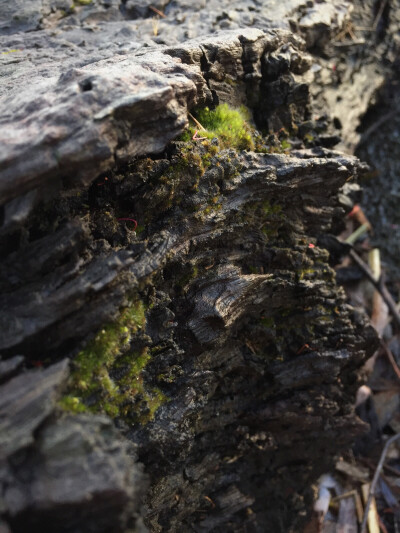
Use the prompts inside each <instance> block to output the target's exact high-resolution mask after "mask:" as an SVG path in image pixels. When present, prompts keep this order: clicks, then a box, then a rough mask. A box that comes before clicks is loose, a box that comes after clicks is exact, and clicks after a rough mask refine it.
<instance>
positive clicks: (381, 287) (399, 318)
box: [349, 250, 400, 328]
mask: <svg viewBox="0 0 400 533" xmlns="http://www.w3.org/2000/svg"><path fill="white" fill-rule="evenodd" d="M349 255H350V257H351V258H352V259H353V261H354V262H355V263H357V265H358V266H359V267H360V268H361V270H362V271H363V272H364V274H365V275H366V276H367V278H368V279H369V281H370V282H371V283H372V284H373V285H374V287H375V288H376V290H377V291H379V293H380V294H381V296H382V298H383V299H384V300H385V303H386V305H387V306H388V307H389V311H390V312H391V314H392V316H393V320H394V321H395V322H396V324H397V327H398V328H400V314H399V312H398V310H397V305H396V302H395V301H394V300H393V298H392V295H391V294H390V292H389V291H388V290H387V288H386V286H385V284H384V283H383V279H382V277H380V279H379V280H377V279H375V276H374V274H373V272H372V270H371V269H370V268H369V266H368V265H367V264H366V263H365V262H364V261H363V260H362V259H361V257H360V256H359V255H358V254H357V252H355V251H354V250H350V252H349Z"/></svg>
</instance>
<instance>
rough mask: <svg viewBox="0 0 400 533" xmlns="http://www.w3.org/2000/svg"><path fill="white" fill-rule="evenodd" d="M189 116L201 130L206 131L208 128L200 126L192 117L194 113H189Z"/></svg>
mask: <svg viewBox="0 0 400 533" xmlns="http://www.w3.org/2000/svg"><path fill="white" fill-rule="evenodd" d="M188 115H189V117H190V118H191V119H192V120H193V122H194V123H195V124H196V126H197V127H198V128H199V129H200V130H202V131H206V128H205V127H204V126H202V125H201V124H200V122H199V121H198V120H197V118H195V117H194V116H193V115H192V113H189V112H188Z"/></svg>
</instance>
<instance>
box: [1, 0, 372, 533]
mask: <svg viewBox="0 0 400 533" xmlns="http://www.w3.org/2000/svg"><path fill="white" fill-rule="evenodd" d="M114 4H115V5H114ZM114 4H113V6H111V4H110V8H109V9H111V11H107V9H106V7H105V6H103V5H102V4H101V3H100V2H93V6H83V7H82V8H78V9H77V10H76V13H75V14H73V13H71V14H69V15H68V16H67V17H66V19H68V20H69V21H70V22H71V20H72V18H69V17H73V16H75V17H76V20H75V19H74V20H75V22H74V25H76V27H75V29H72V30H68V28H67V27H66V28H64V30H62V26H63V24H64V23H65V22H66V21H64V22H62V21H61V19H57V20H56V24H57V25H58V31H59V32H60V33H58V34H56V35H52V34H51V32H50V30H46V29H40V30H38V31H35V32H31V33H28V34H24V36H23V37H21V36H20V35H18V34H16V35H14V36H3V37H1V40H2V42H3V44H6V43H9V44H8V45H7V46H11V45H12V46H15V47H18V46H19V44H17V43H18V42H19V43H22V42H23V44H24V55H20V54H21V52H15V54H17V55H16V56H15V57H16V58H17V59H16V60H17V62H19V63H17V64H19V67H20V68H19V69H17V70H13V69H12V68H10V72H9V73H8V77H7V85H6V86H5V87H4V88H3V94H4V98H3V101H2V104H1V106H2V110H4V112H3V113H2V126H3V136H2V138H1V140H0V191H1V193H0V194H1V204H2V206H3V217H2V218H3V219H2V226H1V228H0V237H1V241H0V249H1V253H2V258H3V259H2V262H1V266H0V274H1V278H0V286H1V288H2V295H1V296H0V305H1V309H2V314H1V318H0V324H1V331H0V350H1V354H2V356H3V358H4V360H2V361H1V363H0V364H1V365H2V368H0V371H1V379H2V380H4V381H6V382H5V383H4V384H3V385H1V386H0V398H1V401H0V409H2V410H3V411H2V412H1V414H0V416H1V418H0V424H1V425H3V426H4V427H5V428H7V433H5V436H4V437H2V440H1V443H3V441H4V443H5V444H4V446H3V445H2V448H1V450H2V453H3V457H2V467H1V469H0V490H1V493H2V496H3V502H2V504H1V507H0V511H1V514H2V517H3V520H4V521H5V522H6V523H7V524H9V527H10V528H11V530H12V531H16V532H22V531H26V530H27V529H29V530H31V531H39V530H40V531H49V532H50V531H65V532H78V531H85V532H88V531H93V532H96V533H97V532H98V533H100V532H102V533H106V532H109V531H110V532H111V531H112V532H113V533H114V532H115V533H117V532H126V533H127V532H128V531H133V530H135V529H134V528H136V531H140V530H141V527H142V526H141V520H142V519H143V520H144V523H145V524H146V527H147V528H148V530H149V531H154V532H157V531H170V532H175V531H199V532H206V531H215V532H219V531H221V532H222V531H224V532H226V531H232V532H235V531H243V530H244V529H245V530H249V531H250V530H252V531H253V530H254V531H260V532H261V531H274V532H275V531H276V532H278V531H285V532H287V531H289V530H294V531H296V530H298V527H299V524H300V523H301V521H302V520H303V519H304V516H305V513H306V509H307V504H308V502H309V501H310V498H311V484H312V482H313V481H314V480H315V479H316V478H317V477H318V475H319V474H320V473H322V472H323V471H324V470H326V469H328V468H329V467H330V465H331V464H333V460H334V456H335V454H337V453H340V451H341V450H342V449H343V448H344V447H347V446H348V445H349V443H351V442H352V440H353V439H354V437H355V436H356V435H358V434H359V433H360V432H362V431H363V429H364V425H363V423H361V422H360V421H359V420H358V419H357V418H356V417H355V415H354V413H353V408H352V405H353V394H354V389H355V385H356V380H357V378H356V373H355V371H356V369H357V368H358V367H359V366H360V364H361V363H362V361H363V359H364V358H365V356H366V354H369V353H370V352H371V351H373V349H374V346H375V337H374V334H373V333H372V330H371V329H370V328H369V327H368V326H367V325H366V323H365V321H364V319H363V317H361V316H359V315H357V314H356V313H355V311H354V310H353V309H351V308H350V307H349V306H348V305H347V304H346V303H345V299H344V295H343V293H342V292H341V290H340V289H339V288H338V287H337V285H336V283H335V276H334V273H333V271H332V270H331V268H330V267H329V261H328V252H327V251H326V250H325V249H324V248H322V247H320V246H317V244H316V243H317V239H318V238H320V237H321V236H323V235H324V234H325V233H331V232H332V233H335V231H336V230H337V228H338V227H340V224H341V220H342V219H343V216H344V214H345V211H346V209H348V206H349V203H350V202H349V200H348V198H347V197H346V187H345V185H346V183H347V181H348V180H350V179H354V178H357V176H358V175H361V174H362V173H363V172H364V171H365V168H366V167H365V165H363V164H362V163H360V161H359V160H358V159H357V158H355V157H353V156H350V155H345V154H342V153H340V152H335V151H332V150H330V149H327V148H323V147H321V146H319V147H314V148H306V147H305V145H304V144H307V142H306V141H304V139H305V136H304V135H303V133H302V134H300V133H299V131H300V130H301V131H308V130H307V128H308V127H309V123H310V121H311V122H312V120H311V109H312V108H311V102H310V82H311V81H312V78H311V77H310V75H309V67H310V65H311V59H310V56H309V55H308V54H307V53H306V52H305V50H304V49H305V45H304V43H303V41H302V40H301V39H300V38H299V37H298V36H295V35H293V34H292V33H291V32H290V31H288V27H289V23H288V22H287V21H286V22H283V23H282V25H283V26H285V28H284V29H269V30H267V31H261V30H259V29H254V28H250V29H244V30H238V29H236V30H232V31H226V32H222V33H219V34H216V35H214V36H211V37H198V38H197V39H194V40H192V41H188V42H185V43H184V44H182V43H181V44H176V45H174V46H172V45H171V42H173V40H172V37H171V41H169V38H168V31H167V29H165V43H167V46H161V45H160V46H159V47H158V48H156V49H150V50H146V49H145V47H144V46H143V42H141V43H139V42H133V38H134V37H135V36H136V37H137V35H138V31H139V29H138V28H136V29H135V30H134V29H132V26H130V25H128V24H127V22H118V23H117V22H115V21H114V22H109V23H107V24H104V28H103V29H104V32H105V33H104V35H111V34H112V35H113V38H112V39H111V43H110V46H109V47H103V48H102V49H101V50H98V51H97V55H95V54H94V53H91V54H88V52H87V50H86V51H85V49H84V48H83V47H79V46H78V45H77V44H76V43H77V42H78V41H79V39H81V38H82V32H83V33H85V32H87V34H88V45H87V46H88V47H89V49H90V50H92V51H93V50H94V48H95V47H96V46H97V45H98V44H99V42H100V41H101V36H100V35H99V34H97V33H96V30H94V32H93V33H94V36H92V35H91V34H90V33H89V32H88V30H87V29H86V30H85V29H84V28H79V29H77V28H78V27H79V25H80V24H82V25H84V20H85V19H84V17H90V16H93V17H94V18H93V20H95V18H96V17H99V16H104V17H105V16H106V13H108V15H107V16H109V17H110V18H111V19H112V18H113V17H114V19H115V18H120V17H121V18H122V16H123V14H121V12H120V11H118V15H117V14H116V13H115V12H113V11H112V9H114V8H115V6H116V5H117V4H118V3H117V2H114ZM131 4H132V3H130V2H127V3H125V4H124V9H123V10H122V12H123V11H124V10H126V11H125V13H130V12H131V13H132V15H131V16H146V17H147V16H148V9H149V6H150V3H146V2H142V3H141V4H140V5H139V4H138V5H136V6H133V5H131ZM142 4H143V5H142ZM159 4H160V5H158V4H157V5H153V4H151V5H152V7H155V8H156V9H158V10H160V9H163V8H164V7H165V5H164V4H163V3H162V2H159ZM280 4H281V3H280ZM298 4H299V3H298V2H287V4H285V5H284V6H283V5H282V6H280V8H279V9H281V10H283V11H284V12H285V13H287V12H288V11H291V10H292V9H294V8H295V7H297V6H298ZM274 5H275V4H274ZM343 6H344V7H343V10H342V11H340V10H336V11H335V10H333V9H332V10H331V11H332V13H331V14H330V15H329V17H330V19H329V20H331V21H333V20H336V23H337V24H341V23H342V22H343V20H344V18H345V16H346V9H347V8H348V4H347V3H344V4H343ZM275 8H276V9H278V7H277V6H275ZM307 9H308V8H307ZM307 9H306V8H304V7H301V8H299V10H298V11H297V12H296V17H297V22H298V23H299V27H300V28H301V32H300V33H302V34H303V35H304V36H306V38H307V39H308V40H309V44H310V45H311V44H315V43H316V42H319V41H320V40H321V42H322V41H324V39H326V37H327V36H328V37H329V34H330V31H331V29H329V25H328V22H327V20H328V19H326V20H325V23H323V24H322V23H320V22H318V20H320V19H318V17H317V15H313V16H315V17H316V18H315V19H313V20H314V22H312V21H311V19H312V16H311V15H312V13H311V12H310V11H307ZM150 11H151V9H150ZM55 13H56V14H57V11H55ZM110 13H111V14H110ZM113 13H114V15H113ZM143 13H145V15H143ZM276 13H277V14H279V13H282V11H276ZM200 14H201V17H200V19H201V20H202V24H203V23H204V24H206V22H205V21H207V20H208V19H207V18H204V19H203V18H202V16H203V15H204V17H206V15H205V12H204V11H201V13H200ZM192 16H193V17H194V15H193V14H192V13H191V17H192ZM207 16H208V15H207ZM232 16H233V15H231V16H229V15H227V17H225V19H226V20H232V18H231V17H232ZM285 16H286V15H285ZM293 16H294V15H293ZM307 17H308V18H307ZM310 17H311V18H310ZM193 20H195V19H191V22H190V21H188V22H187V25H188V26H187V27H186V26H184V25H183V26H182V29H184V28H186V29H188V28H193V27H194V26H193ZM316 21H317V22H316ZM340 21H341V22H340ZM148 22H149V24H150V19H149V20H148ZM161 22H162V21H160V23H161ZM31 23H32V24H34V26H29V25H28V26H29V27H30V29H33V28H36V24H37V22H34V21H31ZM10 24H11V26H10V28H12V23H10ZM21 24H22V22H21ZM24 24H25V22H24ZM42 24H44V22H42ZM168 24H170V21H166V26H164V27H165V28H167V27H168ZM185 24H186V23H185ZM207 24H209V22H207ZM271 24H272V23H271ZM296 24H297V23H296ZM296 24H294V25H296ZM248 25H250V26H251V25H254V24H253V23H250V22H249V24H248ZM292 25H293V24H292ZM22 27H25V26H23V25H22ZM199 27H201V24H199ZM4 28H5V27H4ZM10 28H8V29H7V28H5V29H4V32H11V30H10ZM128 30H129V31H128ZM317 30H318V31H317ZM199 31H200V30H199ZM70 32H71V33H70ZM135 32H136V33H135ZM116 35H120V39H121V41H120V42H121V43H122V44H121V45H120V44H117V42H116V37H115V36H116ZM324 36H325V37H324ZM154 37H156V36H154ZM73 42H75V44H71V43H73ZM66 43H69V44H66ZM152 44H154V41H153V43H152ZM21 46H22V45H21ZM41 46H42V47H43V48H40V47H41ZM120 46H123V47H125V48H124V54H123V55H117V48H118V47H120ZM28 50H29V54H28V53H27V51H28ZM49 50H52V54H49ZM66 50H67V51H68V50H72V53H71V54H68V53H67V52H66ZM8 55H9V54H7V56H8ZM45 55H47V56H48V57H47V58H46V61H47V63H46V64H43V63H42V62H43V58H44V56H45ZM49 56H50V57H49ZM13 57H14V56H13ZM4 62H6V60H4ZM9 64H12V63H9ZM38 64H42V70H41V72H38V71H37V65H38ZM21 80H24V83H25V84H26V83H28V82H29V84H30V86H29V87H27V88H25V89H22V90H19V91H18V93H16V92H15V87H16V86H17V85H18V84H20V83H21ZM222 103H227V104H229V105H230V106H232V107H237V106H239V105H240V104H245V105H246V106H247V107H248V108H250V110H251V111H252V112H253V117H254V121H255V123H256V125H257V127H258V128H260V129H261V128H262V129H266V130H270V134H269V135H270V137H268V133H267V135H264V136H263V135H261V134H260V133H258V132H256V131H255V130H254V129H251V127H250V126H249V125H247V124H245V125H243V126H242V127H243V131H242V132H241V134H242V136H243V138H245V139H250V140H248V145H247V146H245V148H246V149H245V150H243V149H241V147H238V146H234V145H231V146H230V145H229V143H228V142H227V141H226V140H225V139H224V137H223V136H221V137H220V138H218V136H216V137H215V138H214V139H207V140H204V141H202V140H200V141H196V137H195V138H194V139H191V136H192V134H191V135H190V136H189V137H188V138H186V139H184V138H183V137H182V138H177V137H178V135H179V134H181V133H182V132H184V130H185V129H186V128H187V125H188V112H189V111H193V112H195V111H196V110H198V109H199V108H204V107H205V106H207V105H209V106H214V107H215V106H217V105H218V104H222ZM253 126H254V125H253ZM280 128H286V129H290V130H291V134H290V136H289V134H287V133H285V132H281V134H282V135H283V136H284V137H285V136H286V137H288V136H289V140H290V143H291V145H290V146H288V144H290V143H288V141H287V140H286V139H284V140H285V142H286V144H285V143H283V142H282V140H280V139H279V135H273V132H274V131H275V130H276V129H280ZM228 129H229V128H228ZM6 131H7V133H4V132H6ZM324 131H325V132H326V131H328V130H327V129H326V127H325V130H324V128H321V136H323V133H324ZM249 132H250V133H249ZM192 133H193V132H192ZM200 134H201V132H200ZM312 144H316V145H318V144H323V143H322V142H319V140H318V138H316V139H315V142H314V143H312ZM289 148H293V149H289ZM295 148H298V149H295ZM277 152H278V153H277ZM129 219H132V220H133V219H134V221H137V223H138V228H137V230H136V232H134V231H132V229H130V228H131V227H132V226H131V225H130V224H131V223H130V222H129ZM132 224H134V222H132ZM319 242H322V240H321V241H319ZM21 354H22V355H23V357H24V361H25V363H24V365H25V366H23V364H22V359H21ZM62 357H68V358H69V359H70V360H71V363H70V369H71V370H70V375H69V378H68V380H67V379H66V378H67V376H66V373H67V370H66V367H65V363H63V362H57V361H59V359H60V358H62ZM34 366H44V367H45V369H36V370H33V369H32V367H34ZM3 367H4V368H3ZM3 376H4V377H3ZM9 376H15V377H12V379H9ZM52 376H53V378H52ZM61 384H63V387H64V388H62V387H59V385H61ZM2 406H4V408H3V407H2ZM65 410H66V411H68V413H67V414H65V412H64V411H65ZM32 412H33V414H34V416H31V413H32ZM105 415H107V416H105ZM27 416H28V417H29V423H28V422H27V420H26V417H27ZM110 418H112V419H113V421H114V423H115V424H112V422H111V420H110ZM115 426H116V427H115ZM117 428H118V429H117ZM134 452H135V453H134ZM316 458H318V460H316ZM138 462H140V463H142V465H143V469H144V471H145V474H146V475H143V474H142V473H141V470H140V468H139V466H138ZM139 496H142V497H143V502H144V508H143V509H141V510H138V509H139Z"/></svg>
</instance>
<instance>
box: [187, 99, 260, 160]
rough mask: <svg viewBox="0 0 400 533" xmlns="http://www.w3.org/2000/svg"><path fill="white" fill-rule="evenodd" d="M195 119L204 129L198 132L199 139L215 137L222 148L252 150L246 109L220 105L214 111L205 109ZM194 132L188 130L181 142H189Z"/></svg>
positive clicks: (250, 131)
mask: <svg viewBox="0 0 400 533" xmlns="http://www.w3.org/2000/svg"><path fill="white" fill-rule="evenodd" d="M196 118H197V119H198V120H199V122H200V124H201V125H202V126H203V127H204V128H205V130H201V131H199V132H198V136H199V137H206V138H207V139H213V138H214V137H216V138H217V139H218V140H219V142H220V145H221V147H222V148H236V149H237V150H253V149H254V146H255V145H254V140H253V135H252V131H253V129H252V128H251V126H250V124H249V119H250V113H249V111H248V110H247V108H246V107H244V106H241V107H240V108H238V109H232V108H230V107H229V106H228V104H221V105H219V106H217V107H216V108H215V109H210V108H208V107H205V108H204V109H201V110H199V111H198V112H197V113H196ZM194 132H195V128H189V130H188V131H186V132H185V133H184V134H183V137H182V140H185V141H188V140H190V139H191V138H192V137H193V134H194Z"/></svg>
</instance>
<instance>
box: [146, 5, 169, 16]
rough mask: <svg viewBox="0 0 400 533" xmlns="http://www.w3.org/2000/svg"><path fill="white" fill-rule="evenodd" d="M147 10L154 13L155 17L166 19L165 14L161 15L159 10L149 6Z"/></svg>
mask: <svg viewBox="0 0 400 533" xmlns="http://www.w3.org/2000/svg"><path fill="white" fill-rule="evenodd" d="M149 9H151V10H152V11H154V13H156V15H160V17H162V18H163V19H165V18H167V15H166V14H165V13H163V12H162V11H160V10H159V9H157V8H156V7H153V6H149Z"/></svg>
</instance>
